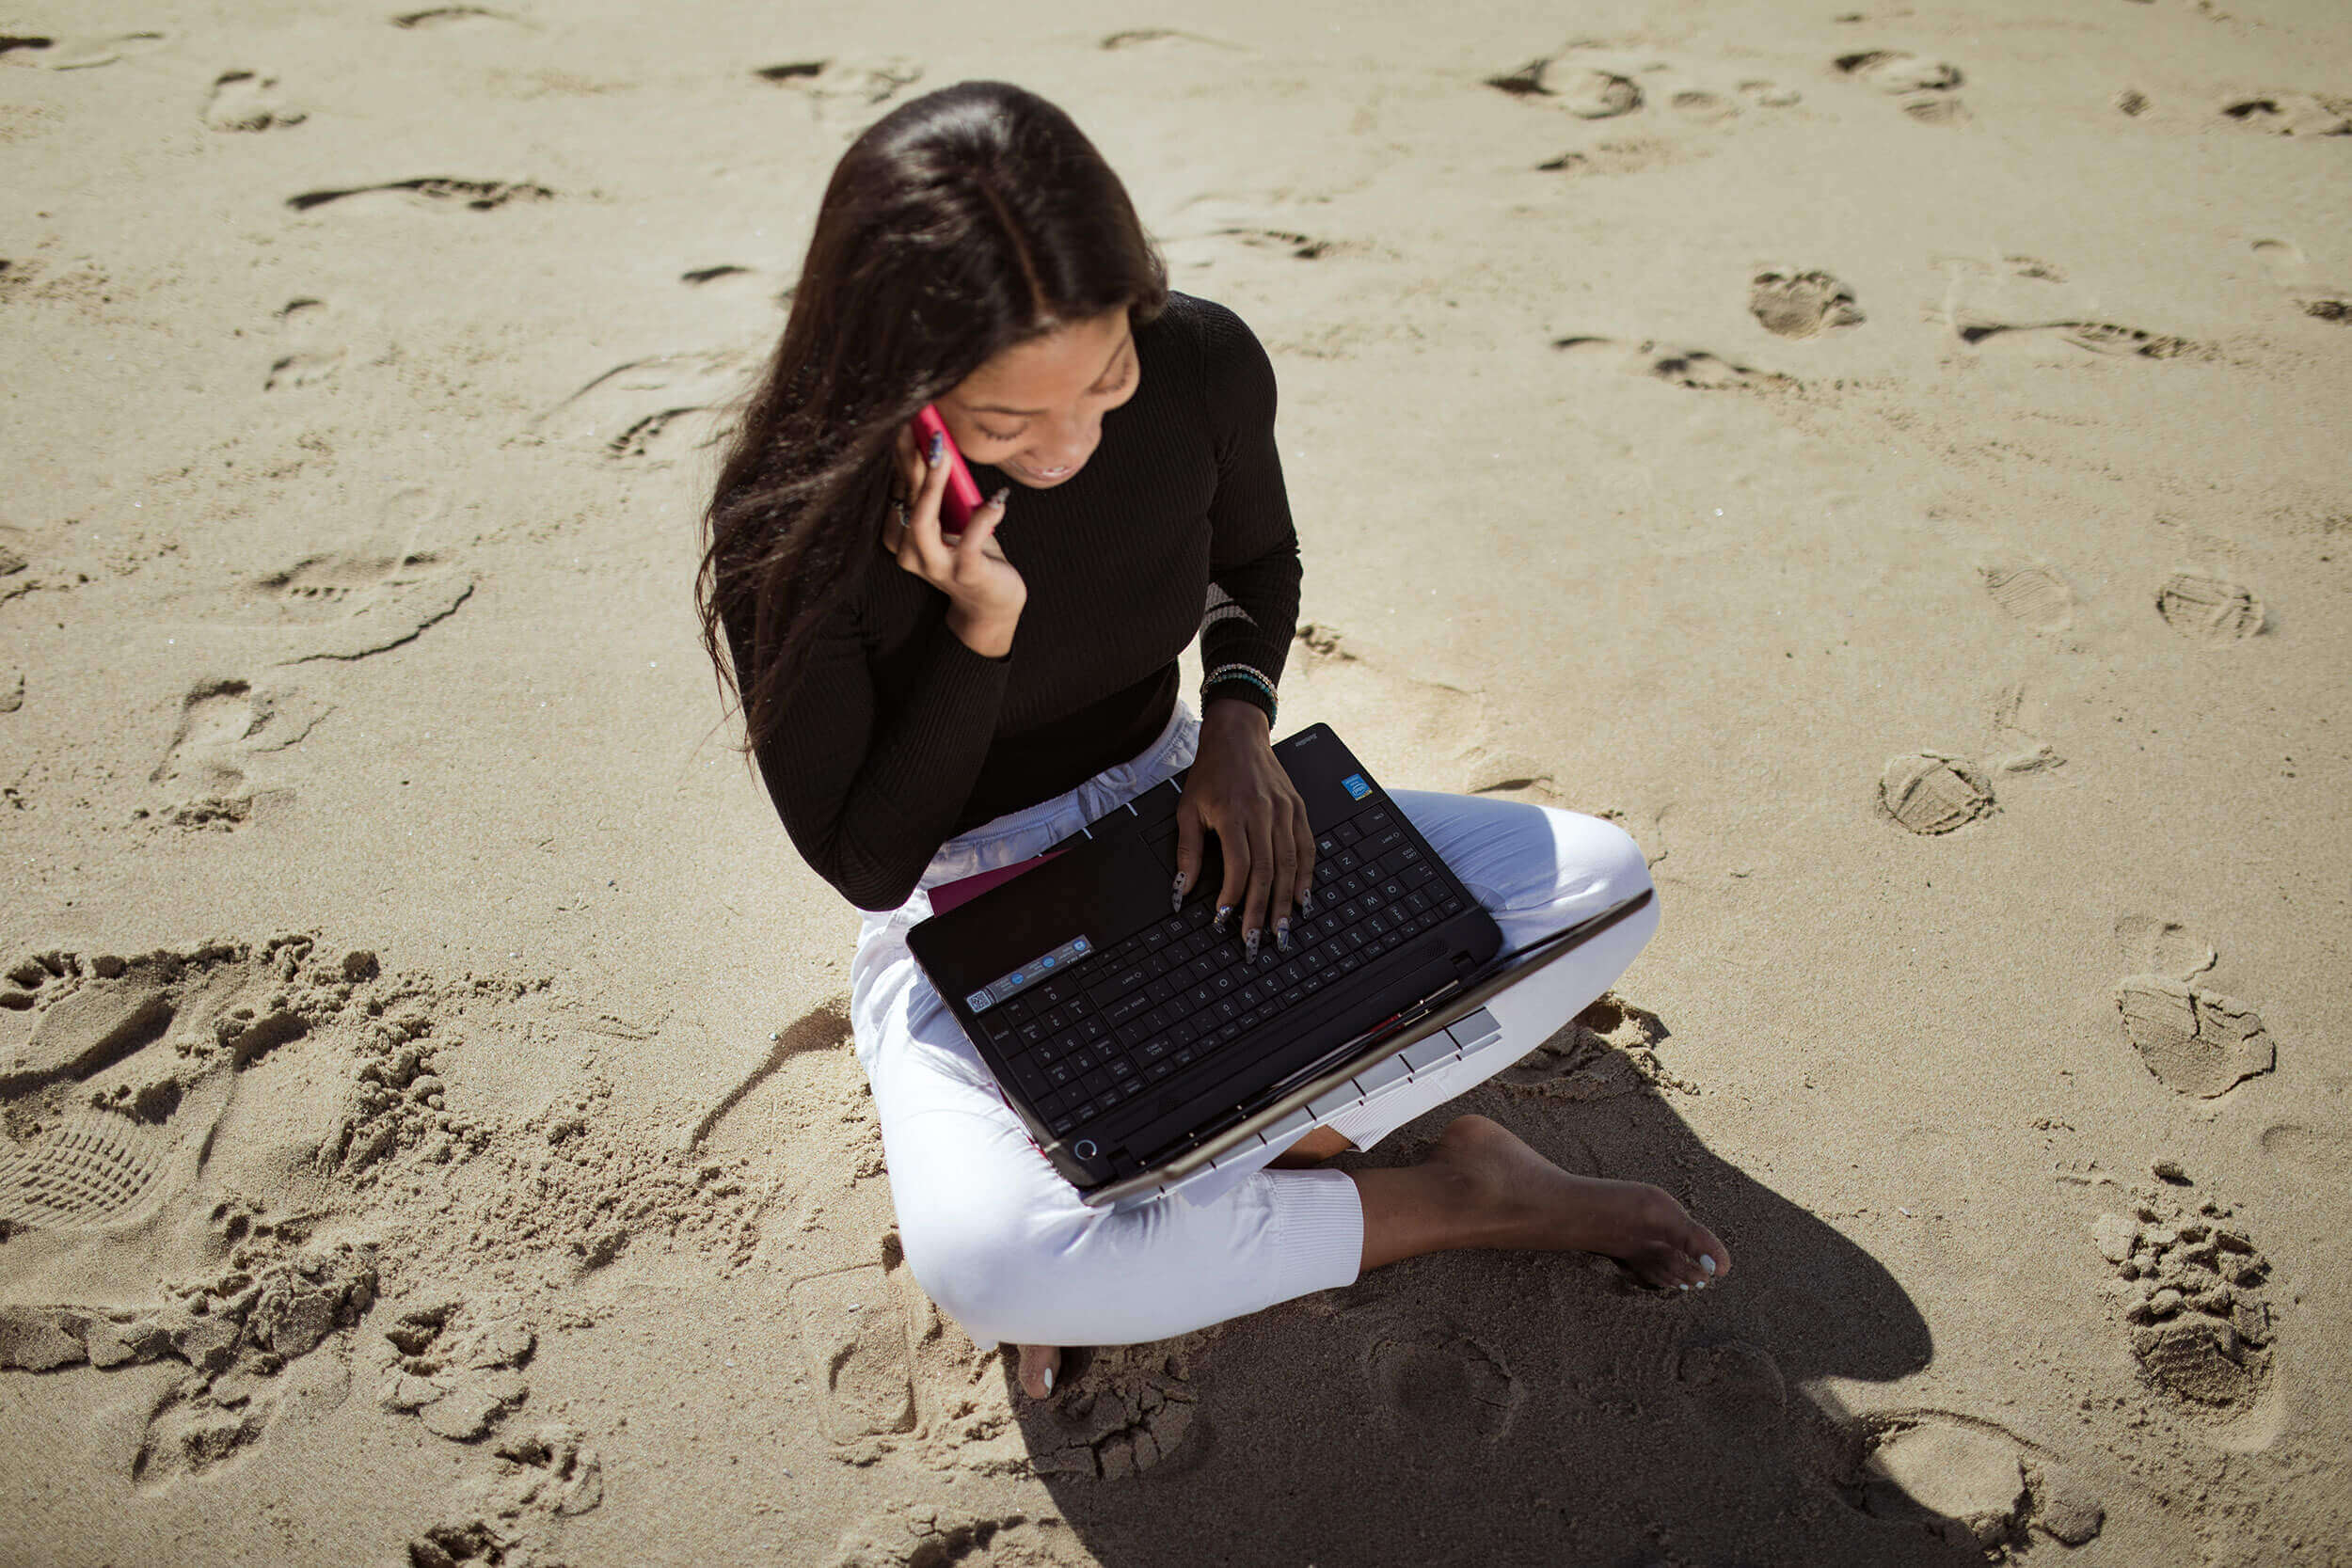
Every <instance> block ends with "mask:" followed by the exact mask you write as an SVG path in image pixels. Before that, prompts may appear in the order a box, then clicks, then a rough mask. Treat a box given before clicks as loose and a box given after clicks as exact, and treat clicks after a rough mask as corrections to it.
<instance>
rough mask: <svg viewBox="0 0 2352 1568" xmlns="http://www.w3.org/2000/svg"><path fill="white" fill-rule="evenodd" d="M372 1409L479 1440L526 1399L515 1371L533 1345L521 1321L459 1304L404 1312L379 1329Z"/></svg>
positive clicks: (531, 1332) (526, 1388)
mask: <svg viewBox="0 0 2352 1568" xmlns="http://www.w3.org/2000/svg"><path fill="white" fill-rule="evenodd" d="M383 1344H384V1346H385V1347H387V1348H386V1349H385V1350H384V1352H383V1354H382V1356H381V1358H380V1361H379V1372H380V1377H379V1381H378V1386H377V1389H376V1404H377V1405H378V1407H380V1408H381V1409H383V1410H385V1411H388V1412H390V1413H393V1414H399V1415H413V1416H415V1417H416V1418H417V1419H418V1420H419V1421H420V1422H421V1423H422V1424H423V1426H424V1429H425V1430H426V1431H427V1432H430V1433H433V1434H434V1435H435V1436H437V1437H444V1438H447V1439H448V1440H449V1441H451V1442H453V1443H471V1442H475V1441H477V1440H479V1439H480V1438H482V1437H484V1436H485V1435H486V1434H487V1433H489V1431H490V1429H491V1428H493V1427H495V1426H497V1425H498V1424H499V1423H500V1422H501V1421H502V1420H504V1419H505V1418H507V1417H508V1416H509V1415H511V1414H512V1413H513V1412H514V1411H515V1410H516V1408H518V1407H519V1406H521V1405H522V1404H523V1402H525V1401H527V1400H528V1399H530V1397H531V1385H530V1384H529V1383H528V1382H526V1381H525V1380H524V1378H523V1375H522V1369H523V1368H525V1367H527V1366H529V1365H530V1364H531V1358H532V1355H533V1354H535V1353H536V1352H537V1350H538V1348H539V1333H538V1330H537V1329H536V1328H535V1327H533V1326H532V1324H531V1323H527V1322H525V1321H524V1320H522V1319H521V1318H518V1317H515V1316H512V1315H504V1314H477V1313H476V1312H475V1311H474V1310H472V1309H471V1308H470V1307H469V1305H468V1304H466V1303H464V1302H449V1301H442V1302H431V1303H426V1304H422V1305H420V1306H417V1307H409V1308H408V1309H406V1310H405V1311H403V1312H401V1313H400V1314H399V1315H398V1316H397V1317H395V1318H394V1319H393V1320H392V1322H391V1323H390V1324H389V1326H387V1327H386V1328H385V1329H384V1331H383Z"/></svg>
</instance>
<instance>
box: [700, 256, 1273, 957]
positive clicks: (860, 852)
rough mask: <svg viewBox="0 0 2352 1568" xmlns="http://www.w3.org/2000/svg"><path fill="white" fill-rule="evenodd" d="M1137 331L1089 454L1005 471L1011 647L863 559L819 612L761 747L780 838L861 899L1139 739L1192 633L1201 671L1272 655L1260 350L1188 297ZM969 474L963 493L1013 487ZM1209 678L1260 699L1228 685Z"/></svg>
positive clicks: (1266, 431)
mask: <svg viewBox="0 0 2352 1568" xmlns="http://www.w3.org/2000/svg"><path fill="white" fill-rule="evenodd" d="M1135 336H1136V355H1137V357H1138V358H1139V360H1140V362H1141V365H1142V373H1141V382H1140V385H1139V386H1138V387H1137V388H1136V394H1135V396H1133V397H1132V398H1130V399H1128V400H1127V402H1126V403H1124V404H1121V405H1120V406H1119V407H1117V408H1115V409H1112V410H1111V411H1110V412H1109V413H1107V414H1105V415H1104V417H1103V437H1102V441H1101V443H1100V444H1099V445H1098V446H1097V447H1096V449H1095V451H1094V453H1093V455H1092V457H1091V458H1089V461H1088V462H1087V465H1086V467H1083V468H1081V469H1079V470H1078V472H1077V473H1076V474H1075V475H1074V476H1073V477H1072V478H1071V479H1070V480H1069V481H1068V482H1067V483H1063V484H1060V485H1057V486H1056V487H1054V488H1053V489H1050V490H1030V489H1027V488H1025V487H1024V486H1022V485H1019V484H1013V485H1012V495H1011V498H1010V499H1009V501H1008V503H1007V507H1006V515H1005V521H1004V523H1003V524H1002V526H1000V527H999V528H998V530H997V533H996V538H997V542H998V543H999V545H1000V546H1002V547H1003V549H1004V552H1005V555H1006V557H1007V559H1009V561H1010V562H1012V564H1013V565H1014V566H1015V567H1016V568H1018V569H1019V571H1020V573H1021V576H1022V579H1023V581H1024V582H1025V583H1026V584H1027V587H1028V602H1027V604H1026V606H1025V608H1024V610H1023V611H1022V614H1021V621H1020V625H1019V627H1018V629H1017V630H1016V631H1015V633H1014V636H1013V643H1012V651H1011V653H1010V654H1009V656H1008V657H1004V658H1001V659H992V658H985V657H981V656H980V655H978V654H977V653H974V652H973V651H972V650H971V649H970V648H969V647H967V646H965V644H964V643H963V641H962V640H961V639H960V638H958V637H957V636H956V634H955V633H954V632H952V631H950V630H949V629H948V627H947V624H946V611H947V597H946V594H942V593H941V592H940V591H939V590H937V589H935V588H932V587H931V586H930V584H928V583H926V582H924V581H923V580H922V579H921V578H917V577H916V576H914V574H913V573H911V572H907V571H905V570H903V569H901V568H900V567H899V566H898V564H897V562H895V561H893V560H891V559H889V558H887V557H884V558H882V560H880V561H878V562H876V563H875V566H874V569H873V570H872V571H871V572H869V573H868V574H867V578H866V583H865V584H864V586H863V589H862V591H861V592H859V593H858V594H855V595H853V596H852V598H851V601H850V602H847V603H843V604H840V605H837V606H835V607H834V609H833V610H832V611H831V612H830V613H829V614H828V616H827V618H826V620H825V621H824V622H823V623H822V625H821V626H820V627H819V629H818V634H817V636H816V637H815V638H814V639H813V640H812V641H811V643H810V646H809V652H808V656H807V657H808V663H807V665H806V667H805V670H804V673H803V676H802V678H801V679H799V680H798V681H797V682H796V683H795V685H794V689H793V693H792V695H791V697H790V698H789V699H788V701H787V705H786V706H785V709H784V713H783V722H782V724H781V726H780V727H779V729H778V730H777V732H776V734H775V736H774V738H773V739H771V741H769V742H768V743H767V744H765V745H763V746H761V747H760V748H759V749H758V752H757V755H758V759H759V766H760V772H761V775H762V777H763V778H764V779H765V780H766V782H767V784H768V790H769V793H770V794H771V796H772V797H773V798H774V800H775V804H776V810H777V812H778V814H779V815H780V816H782V817H783V818H784V825H785V829H786V831H787V832H788V833H789V834H790V835H791V839H792V842H793V844H794V846H795V847H798V848H799V850H800V851H801V853H802V855H803V856H804V857H805V858H806V859H807V861H808V863H809V864H810V865H812V866H814V867H815V868H816V870H817V871H818V874H819V875H821V876H822V877H823V878H824V879H826V880H827V881H829V882H831V883H832V884H833V885H834V887H836V888H838V889H839V890H840V891H841V893H842V895H843V896H845V897H847V898H848V899H849V900H850V903H852V904H854V905H856V906H857V907H858V908H860V909H866V910H886V909H895V908H897V907H898V905H899V904H901V903H903V902H905V901H906V898H907V896H908V895H910V894H912V893H913V892H914V885H915V882H916V880H917V879H919V878H920V877H921V876H922V873H923V868H924V867H925V866H926V865H927V864H928V863H930V858H931V856H932V855H933V854H934V853H935V852H936V851H937V850H938V848H939V847H940V846H941V845H942V844H945V843H946V841H947V840H948V839H950V838H952V837H954V836H955V835H956V834H958V833H960V832H964V831H966V830H968V829H971V828H975V827H977V826H978V825H980V824H981V823H983V822H986V821H988V820H990V819H991V818H993V817H995V816H1002V815H1003V814H1005V813H1007V812H1010V811H1017V810H1019V809H1021V808H1022V807H1025V806H1029V805H1034V804H1036V803H1037V802H1039V801H1041V800H1051V799H1052V798H1053V797H1055V796H1057V795H1058V794H1061V793H1062V792H1063V791H1065V790H1068V789H1071V788H1073V787H1074V786H1076V785H1077V784H1082V783H1084V782H1085V781H1086V780H1088V779H1089V778H1091V777H1092V776H1093V775H1095V774H1096V773H1098V772H1101V771H1102V770H1103V769H1104V768H1108V767H1111V766H1113V765H1114V764H1117V763H1120V762H1124V761H1126V760H1128V759H1129V758H1131V757H1133V756H1135V755H1136V753H1138V752H1141V751H1142V750H1143V748H1144V747H1146V746H1147V745H1149V744H1150V743H1151V742H1152V739H1153V738H1154V737H1155V736H1158V734H1159V732H1160V730H1161V729H1162V728H1163V727H1164V726H1165V725H1166V724H1167V722H1168V714H1169V713H1170V712H1171V711H1172V710H1173V707H1174V705H1175V702H1176V694H1177V693H1176V688H1177V664H1176V658H1177V656H1178V655H1179V654H1181V653H1182V652H1184V648H1185V647H1186V646H1187V645H1188V644H1189V643H1190V642H1191V641H1192V639H1193V637H1194V635H1195V634H1196V633H1198V634H1199V635H1200V638H1201V640H1202V641H1201V653H1202V655H1203V657H1204V658H1205V660H1206V665H1207V668H1208V669H1210V670H1212V671H1214V670H1216V668H1217V667H1218V666H1220V665H1223V664H1226V663H1240V664H1246V665H1248V666H1250V667H1252V668H1254V669H1256V670H1258V671H1260V672H1262V673H1264V675H1265V676H1266V677H1267V678H1268V679H1269V680H1273V679H1277V678H1279V676H1280V674H1281V672H1282V663H1283V659H1284V656H1285V655H1286V654H1287V653H1288V651H1289V647H1290V641H1291V637H1292V634H1293V633H1294V631H1295V629H1296V626H1297V619H1298V583H1299V561H1298V536H1297V534H1296V532H1295V531H1294V529H1293V528H1292V525H1291V515H1290V500H1289V497H1288V496H1287V495H1286V493H1285V492H1284V490H1283V486H1282V467H1281V462H1280V457H1279V452H1278V451H1276V448H1275V441H1274V408H1275V386H1274V367H1273V364H1272V362H1271V361H1270V360H1268V359H1267V357H1266V353H1265V350H1264V348H1263V346H1262V345H1261V344H1260V343H1259V341H1258V340H1257V338H1256V337H1255V335H1253V334H1252V333H1251V332H1250V330H1249V328H1248V326H1247V325H1244V324H1243V322H1242V320H1241V318H1240V317H1239V316H1237V315H1235V314H1234V313H1233V312H1232V311H1231V310H1229V309H1226V308H1225V307H1224V306H1222V305H1217V304H1215V303H1213V302H1211V301H1209V300H1204V299H1197V298H1195V297H1193V296H1191V295H1189V294H1183V293H1170V294H1169V295H1168V306H1167V309H1165V310H1164V311H1162V312H1161V314H1160V315H1159V316H1158V317H1157V318H1155V319H1154V320H1153V321H1152V322H1151V323H1149V324H1147V325H1143V326H1141V327H1139V328H1137V329H1136V335H1135ZM972 470H973V477H974V478H975V479H976V480H977V481H978V482H979V486H980V490H981V493H982V494H984V495H985V494H993V493H994V491H995V489H996V487H997V486H998V485H999V484H1000V483H1011V482H1010V481H1009V479H1007V478H1006V477H1005V476H1003V475H1001V474H1000V473H999V472H998V470H997V469H995V468H994V467H991V466H989V465H987V464H977V463H976V464H974V465H972ZM880 521H881V520H880V519H879V518H878V519H876V530H877V538H878V539H879V535H880ZM876 549H877V552H878V553H879V551H880V545H879V543H878V544H877V546H876ZM1212 584H1214V585H1215V591H1213V590H1212V586H1211V585H1212ZM1227 601H1230V604H1229V603H1227ZM1212 606H1214V609H1212ZM736 645H737V647H738V649H739V655H738V657H739V658H740V657H741V654H740V650H741V646H742V644H741V642H740V641H738V642H737V644H736ZM738 667H739V670H740V669H741V666H740V664H739V666H738ZM742 673H743V675H744V678H745V680H746V682H747V683H748V681H749V679H750V672H749V671H748V670H743V671H742ZM1215 694H1216V695H1217V696H1228V695H1231V696H1238V697H1243V698H1247V699H1250V700H1253V701H1254V700H1257V694H1256V692H1255V690H1254V689H1252V688H1250V687H1248V685H1246V684H1243V683H1235V684H1231V685H1225V686H1219V687H1217V688H1216V689H1215ZM1260 705H1262V706H1263V702H1261V704H1260Z"/></svg>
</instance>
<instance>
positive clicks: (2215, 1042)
mask: <svg viewBox="0 0 2352 1568" xmlns="http://www.w3.org/2000/svg"><path fill="white" fill-rule="evenodd" d="M2115 936H2116V942H2117V945H2118V946H2119V947H2120V948H2121V949H2122V957H2123V964H2124V967H2125V968H2126V969H2127V970H2128V971H2130V973H2129V974H2126V975H2125V976H2124V978H2123V979H2122V980H2121V981H2119V982H2118V983H2117V985H2116V988H2115V1005H2116V1009H2117V1011H2118V1012H2119V1013H2120V1014H2121V1015H2122V1021H2123V1035H2124V1037H2125V1038H2126V1039H2128V1040H2130V1041H2131V1044H2132V1049H2133V1050H2135V1051H2137V1052H2138V1053H2139V1057H2140V1060H2141V1061H2142V1062H2144V1063H2146V1064H2147V1067H2148V1070H2149V1071H2150V1072H2153V1073H2154V1074H2155V1076H2156V1078H2157V1079H2158V1080H2159V1081H2160V1082H2161V1083H2163V1084H2164V1085H2166V1086H2167V1087H2168V1088H2171V1089H2175V1090H2178V1091H2179V1092H2180V1093H2182V1094H2190V1095H2196V1096H2198V1097H2199V1098H2201V1099H2207V1100H2210V1099H2212V1098H2213V1097H2215V1096H2216V1095H2219V1094H2225V1093H2227V1092H2228V1091H2229V1090H2230V1089H2231V1088H2233V1086H2235V1085H2237V1084H2239V1083H2240V1082H2242V1081H2244V1080H2245V1079H2247V1078H2250V1077H2253V1076H2254V1075H2256V1074H2258V1073H2264V1072H2268V1071H2269V1070H2270V1069H2272V1068H2273V1067H2275V1066H2276V1065H2277V1062H2278V1047H2277V1045H2276V1044H2275V1042H2273V1040H2272V1039H2271V1037H2270V1032H2269V1031H2268V1030H2267V1029H2266V1028H2265V1027H2264V1025H2263V1021H2262V1015H2261V1014H2260V1013H2258V1012H2256V1011H2255V1010H2254V1008H2253V1007H2252V1006H2249V1004H2247V1003H2244V1002H2240V1001H2238V1000H2237V999H2236V998H2234V997H2229V996H2223V995H2221V994H2219V993H2218V992H2216V991H2209V990H2203V989H2201V988H2200V987H2199V986H2198V985H2196V983H2195V981H2196V977H2197V976H2198V975H2200V974H2203V973H2205V972H2206V971H2207V970H2209V969H2211V968H2212V967H2213V966H2214V964H2215V963H2216V962H2217V954H2216V953H2215V952H2214V949H2213V947H2212V945H2211V944H2210V943H2207V942H2201V941H2200V940H2199V939H2198V938H2196V937H2195V936H2193V935H2191V934H2190V933H2189V931H2188V930H2187V929H2186V928H2185V927H2183V926H2181V925H2180V924H2179V923H2178V922H2176V921H2169V920H2164V919H2160V918H2158V917H2156V916H2153V915H2144V914H2127V915H2124V916H2123V917H2122V918H2121V919H2120V920H2118V921H2117V922H2116V923H2115Z"/></svg>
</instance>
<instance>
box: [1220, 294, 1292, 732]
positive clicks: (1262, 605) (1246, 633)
mask: <svg viewBox="0 0 2352 1568" xmlns="http://www.w3.org/2000/svg"><path fill="white" fill-rule="evenodd" d="M1200 314H1201V318H1202V323H1203V326H1204V331H1203V333H1202V338H1201V342H1202V356H1203V363H1202V367H1201V371H1202V381H1203V384H1204V386H1205V388H1206V390H1207V394H1208V400H1209V419H1210V422H1211V425H1212V427H1213V428H1214V430H1215V431H1216V498H1215V499H1213V500H1212V501H1211V502H1210V504H1209V521H1210V525H1211V529H1212V533H1211V539H1210V553H1209V580H1210V582H1211V583H1212V584H1213V585H1214V591H1213V592H1212V594H1211V595H1210V603H1209V607H1208V610H1207V613H1206V615H1205V617H1204V619H1203V621H1202V625H1201V628H1200V657H1201V664H1202V668H1203V669H1204V670H1205V671H1207V672H1209V673H1215V672H1216V670H1217V668H1218V667H1219V666H1221V665H1225V664H1246V665H1248V666H1249V667H1250V668H1251V669H1253V670H1255V671H1257V672H1258V673H1261V674H1263V675H1264V676H1265V678H1266V679H1267V680H1268V681H1278V680H1279V679H1280V678H1281V675H1282V664H1283V661H1284V659H1286V658H1287V657H1289V655H1290V644H1291V637H1292V634H1293V633H1294V632H1295V631H1296V630H1297V628H1298V583H1299V562H1298V534H1297V531H1296V530H1295V529H1294V528H1293V527H1292V524H1291V506H1290V496H1289V494H1288V492H1286V491H1285V490H1284V489H1283V486H1282V460H1281V453H1280V451H1279V450H1278V449H1277V447H1276V445H1275V440H1274V405H1275V388H1274V363H1273V361H1272V360H1271V359H1269V358H1267V357H1266V352H1265V349H1264V347H1263V345H1262V344H1261V343H1260V342H1259V341H1258V339H1257V335H1256V334H1254V333H1252V332H1251V331H1250V330H1249V328H1248V325H1246V324H1245V323H1244V322H1243V321H1242V319H1241V318H1240V317H1239V316H1237V315H1235V314H1234V313H1233V312H1232V311H1231V310H1229V309H1226V308H1225V307H1224V306H1222V305H1216V304H1213V303H1210V302H1208V301H1202V302H1201V305H1200ZM1209 694H1211V695H1215V696H1218V697H1241V698H1245V699H1247V700H1249V701H1251V702H1255V703H1257V704H1258V705H1259V706H1261V707H1264V708H1266V709H1267V710H1268V711H1269V713H1270V712H1271V709H1272V705H1271V703H1270V702H1268V701H1263V700H1261V696H1262V694H1261V693H1259V692H1258V691H1257V690H1256V689H1255V688H1254V687H1252V686H1251V685H1249V684H1248V683H1247V682H1242V681H1232V682H1228V683H1225V684H1222V685H1213V686H1212V687H1211V688H1210V690H1209Z"/></svg>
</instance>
